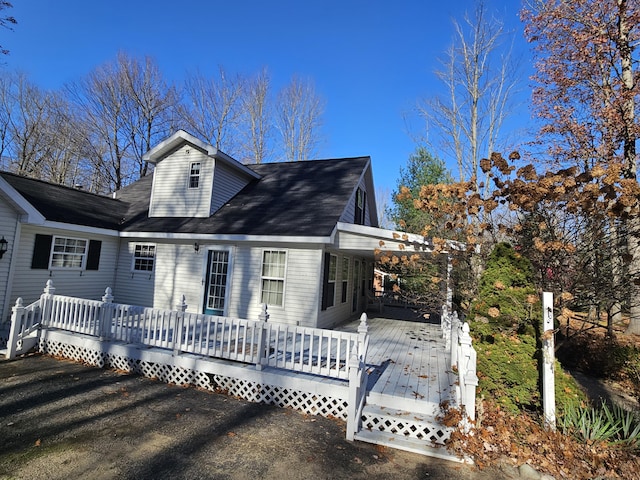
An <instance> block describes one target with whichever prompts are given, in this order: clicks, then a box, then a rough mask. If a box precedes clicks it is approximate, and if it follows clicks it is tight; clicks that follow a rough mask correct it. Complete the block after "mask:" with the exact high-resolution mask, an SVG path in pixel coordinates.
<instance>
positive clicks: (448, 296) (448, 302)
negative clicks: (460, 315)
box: [446, 252, 453, 312]
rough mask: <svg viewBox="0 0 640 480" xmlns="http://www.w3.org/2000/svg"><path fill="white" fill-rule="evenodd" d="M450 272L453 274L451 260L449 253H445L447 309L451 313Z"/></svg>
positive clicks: (451, 289)
mask: <svg viewBox="0 0 640 480" xmlns="http://www.w3.org/2000/svg"><path fill="white" fill-rule="evenodd" d="M451 272H453V260H452V259H451V252H447V300H446V301H447V303H446V305H447V309H448V310H449V311H450V312H451V311H453V288H451V282H452V280H451Z"/></svg>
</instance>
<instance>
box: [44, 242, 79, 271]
mask: <svg viewBox="0 0 640 480" xmlns="http://www.w3.org/2000/svg"><path fill="white" fill-rule="evenodd" d="M86 256H87V240H84V239H82V238H69V237H53V248H52V249H51V259H50V261H49V264H50V265H51V268H75V269H81V268H84V266H85V262H86Z"/></svg>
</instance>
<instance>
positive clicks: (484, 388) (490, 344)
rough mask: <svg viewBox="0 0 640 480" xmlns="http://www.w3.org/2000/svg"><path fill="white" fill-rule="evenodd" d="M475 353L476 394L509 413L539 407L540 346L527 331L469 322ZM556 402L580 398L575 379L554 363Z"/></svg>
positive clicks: (582, 397) (560, 402)
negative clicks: (514, 331) (507, 331)
mask: <svg viewBox="0 0 640 480" xmlns="http://www.w3.org/2000/svg"><path fill="white" fill-rule="evenodd" d="M471 327H472V333H473V335H474V337H475V339H474V340H475V341H474V347H475V349H476V352H477V354H478V357H477V358H478V365H477V371H478V378H479V385H478V395H479V396H480V395H484V396H485V397H491V398H494V399H495V400H496V402H497V403H498V404H499V405H500V406H501V408H504V409H505V410H506V411H508V412H509V413H512V414H518V413H519V412H520V411H522V410H528V411H540V409H541V405H542V402H541V398H540V370H539V357H540V350H539V348H538V345H537V342H536V339H535V338H534V337H533V336H531V335H525V334H511V335H507V334H505V333H503V332H494V331H493V329H492V327H491V325H487V324H483V323H478V322H476V323H474V324H472V325H471ZM554 380H555V393H556V404H557V405H562V404H565V403H569V402H575V401H584V400H586V397H585V395H584V393H583V392H582V390H581V389H580V388H579V387H578V385H577V383H576V382H575V380H574V379H573V377H571V376H570V375H568V374H567V373H565V372H564V371H563V370H562V367H561V366H560V364H559V363H558V362H556V365H555V378H554Z"/></svg>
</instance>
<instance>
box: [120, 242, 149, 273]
mask: <svg viewBox="0 0 640 480" xmlns="http://www.w3.org/2000/svg"><path fill="white" fill-rule="evenodd" d="M129 243H131V245H133V252H132V255H131V270H130V271H131V272H132V273H152V272H155V270H156V259H157V258H158V249H157V246H156V244H155V243H153V242H129ZM138 245H140V246H141V247H145V246H146V247H153V257H136V247H137V246H138ZM127 247H128V246H127ZM136 258H138V259H140V260H143V259H144V260H148V259H149V258H152V259H153V263H152V264H151V270H138V269H136ZM116 265H117V264H116Z"/></svg>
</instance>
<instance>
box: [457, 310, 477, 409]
mask: <svg viewBox="0 0 640 480" xmlns="http://www.w3.org/2000/svg"><path fill="white" fill-rule="evenodd" d="M458 341H459V342H460V358H459V363H458V378H459V379H460V386H461V387H462V392H461V394H462V395H461V397H462V398H461V401H462V405H464V409H465V413H466V414H467V417H468V418H469V419H470V420H475V418H476V387H477V386H478V376H477V374H476V362H477V357H476V350H475V348H473V345H471V343H472V340H471V335H470V333H469V324H468V323H466V322H465V323H463V324H462V327H461V328H460V336H459V339H458Z"/></svg>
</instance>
